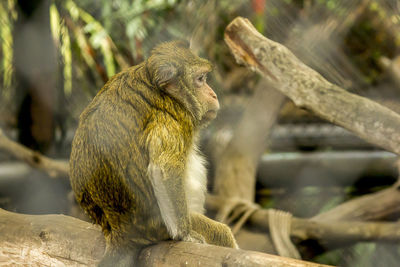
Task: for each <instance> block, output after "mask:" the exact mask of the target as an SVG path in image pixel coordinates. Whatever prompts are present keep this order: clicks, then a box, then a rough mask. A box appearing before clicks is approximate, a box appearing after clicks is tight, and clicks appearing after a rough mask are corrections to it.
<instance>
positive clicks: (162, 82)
mask: <svg viewBox="0 0 400 267" xmlns="http://www.w3.org/2000/svg"><path fill="white" fill-rule="evenodd" d="M177 76H178V68H176V66H174V65H173V64H168V63H167V64H162V65H160V66H158V68H157V70H156V73H155V76H154V82H155V83H156V84H157V86H158V87H159V88H164V87H166V86H167V85H169V84H171V83H173V82H174V81H175V80H176V78H177Z"/></svg>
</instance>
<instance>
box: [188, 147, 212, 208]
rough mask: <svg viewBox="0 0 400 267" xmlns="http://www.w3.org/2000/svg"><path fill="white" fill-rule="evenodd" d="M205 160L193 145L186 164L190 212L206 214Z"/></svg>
mask: <svg viewBox="0 0 400 267" xmlns="http://www.w3.org/2000/svg"><path fill="white" fill-rule="evenodd" d="M205 163H206V162H205V160H204V158H203V156H202V155H200V153H199V151H198V149H197V146H196V145H193V148H192V150H191V151H190V152H189V156H188V161H187V163H186V199H187V203H188V208H189V210H190V211H194V212H198V213H201V214H203V213H204V202H205V199H206V191H207V171H206V168H205Z"/></svg>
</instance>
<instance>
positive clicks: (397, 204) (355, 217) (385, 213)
mask: <svg viewBox="0 0 400 267" xmlns="http://www.w3.org/2000/svg"><path fill="white" fill-rule="evenodd" d="M399 213H400V191H399V187H398V184H396V185H394V186H391V187H390V188H387V189H384V190H381V191H379V192H376V193H373V194H368V195H364V196H361V197H358V198H355V199H352V200H349V201H347V202H345V203H343V204H341V205H339V206H336V207H335V208H333V209H331V210H329V211H327V212H324V213H321V214H318V215H317V216H314V217H313V218H312V219H313V220H315V221H320V222H322V221H325V222H331V221H340V220H348V221H350V220H351V221H368V220H382V219H386V218H388V217H391V216H393V215H395V214H399Z"/></svg>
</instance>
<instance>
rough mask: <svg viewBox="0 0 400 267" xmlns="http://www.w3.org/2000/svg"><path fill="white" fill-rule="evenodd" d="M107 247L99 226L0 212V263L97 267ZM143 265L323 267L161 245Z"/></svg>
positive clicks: (146, 252)
mask: <svg viewBox="0 0 400 267" xmlns="http://www.w3.org/2000/svg"><path fill="white" fill-rule="evenodd" d="M104 248H105V242H104V238H103V236H102V234H101V231H100V229H99V228H98V227H96V226H94V225H92V224H90V223H87V222H84V221H81V220H78V219H75V218H72V217H69V216H64V215H24V214H17V213H12V212H8V211H5V210H2V209H0V262H2V263H6V265H10V266H11V265H33V266H43V265H46V266H47V265H48V266H60V265H66V266H95V264H96V263H97V262H98V261H99V259H101V257H102V255H103V253H104ZM139 260H140V263H141V264H142V265H143V266H149V267H151V266H293V267H294V266H296V267H297V266H298V267H300V266H304V267H307V266H310V267H314V266H315V267H316V266H326V265H320V264H314V263H310V262H305V261H298V260H293V259H288V258H283V257H278V256H274V255H268V254H263V253H258V252H252V251H244V250H235V249H230V248H223V247H216V246H211V245H203V244H195V243H185V242H163V243H160V244H157V245H154V246H151V247H148V248H146V249H144V251H142V253H141V255H140V258H139Z"/></svg>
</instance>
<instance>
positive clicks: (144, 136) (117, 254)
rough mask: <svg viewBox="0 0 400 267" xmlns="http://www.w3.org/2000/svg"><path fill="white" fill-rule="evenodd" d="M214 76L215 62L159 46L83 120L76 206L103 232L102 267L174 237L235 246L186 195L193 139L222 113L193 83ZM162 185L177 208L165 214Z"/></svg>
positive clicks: (180, 47) (175, 46) (74, 161)
mask: <svg viewBox="0 0 400 267" xmlns="http://www.w3.org/2000/svg"><path fill="white" fill-rule="evenodd" d="M209 71H211V64H210V63H209V62H208V61H207V60H205V59H201V58H199V57H197V56H196V55H194V54H192V52H191V51H190V50H189V49H188V48H187V47H186V46H185V44H183V43H181V42H170V43H164V44H161V45H160V46H158V47H156V48H155V49H154V50H153V52H152V54H151V56H150V57H149V59H148V60H147V61H145V62H143V63H141V64H140V65H137V66H134V67H131V68H129V69H127V70H125V71H123V72H121V73H119V74H117V75H115V76H114V77H112V78H111V79H110V81H109V82H108V83H107V84H106V85H105V86H104V87H103V88H102V90H101V91H100V92H99V93H98V94H97V95H96V97H95V98H94V99H93V101H92V102H91V103H90V104H89V106H88V107H87V108H86V109H85V110H84V112H83V113H82V114H81V117H80V122H79V127H78V129H77V131H76V134H75V138H74V140H73V144H72V152H71V161H70V165H71V185H72V188H73V190H74V192H75V195H76V199H77V201H78V203H79V204H80V205H81V206H82V208H83V209H84V210H85V211H86V212H87V213H88V215H89V216H90V217H91V218H92V219H93V221H94V222H95V223H97V224H99V225H100V226H101V227H102V229H103V233H104V235H105V238H106V240H107V245H108V248H107V253H108V254H109V255H106V257H107V256H108V257H109V259H106V261H103V263H104V264H103V265H107V264H111V263H113V261H114V260H116V261H120V263H121V265H124V262H125V263H126V265H129V264H131V263H132V262H131V259H128V260H125V259H124V257H125V258H126V255H123V254H124V253H122V252H121V251H127V253H128V254H129V253H130V254H131V255H135V253H133V252H132V253H131V252H130V251H133V250H134V249H135V248H138V247H140V246H143V245H148V244H152V243H155V242H158V241H162V240H167V239H170V238H174V239H177V240H189V241H190V240H192V241H197V242H202V241H203V240H206V241H207V242H208V243H213V244H217V245H223V246H231V247H234V246H236V243H235V241H234V238H233V236H232V234H231V232H230V230H229V228H228V227H227V226H225V225H223V224H220V223H217V222H214V221H212V220H210V219H208V218H206V217H205V216H203V215H201V214H195V213H191V212H190V211H189V210H188V203H187V198H186V195H185V168H186V163H187V158H188V154H189V153H190V151H191V149H192V148H193V145H195V136H196V133H197V132H198V130H199V129H200V127H202V126H203V125H205V124H207V123H208V122H209V121H210V120H211V119H212V118H213V117H214V115H210V112H209V111H212V113H211V114H214V113H215V112H216V110H217V109H218V107H219V106H218V101H217V100H216V96H215V94H214V92H213V91H212V90H211V88H209V87H208V85H207V84H206V83H205V85H204V86H203V85H202V86H203V87H204V88H203V87H199V86H198V85H196V82H195V81H194V79H195V77H197V76H196V75H199V74H201V73H207V72H209ZM157 181H158V182H157ZM160 183H161V187H162V188H165V192H166V196H165V197H164V198H165V201H170V202H171V203H172V204H173V205H172V207H173V208H172V209H171V211H168V212H167V215H168V216H165V214H164V215H162V214H161V212H160V206H159V205H160V203H163V201H164V199H162V198H161V199H160V196H157V195H156V194H157V192H158V191H157V189H158V188H154V186H155V184H156V185H157V184H160ZM161 192H163V191H162V190H161ZM157 201H159V202H157ZM160 201H161V202H160ZM166 217H168V218H169V217H170V218H172V219H176V218H177V222H176V225H175V223H173V224H170V225H172V228H174V227H175V226H176V227H177V229H178V230H177V231H178V232H177V235H176V236H175V237H174V236H171V230H170V229H167V227H166V225H168V223H166ZM209 231H210V232H212V231H218V234H210V233H209ZM224 236H228V237H225V239H224ZM213 238H216V239H215V240H213ZM228 239H229V240H228ZM128 257H129V256H128Z"/></svg>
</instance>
